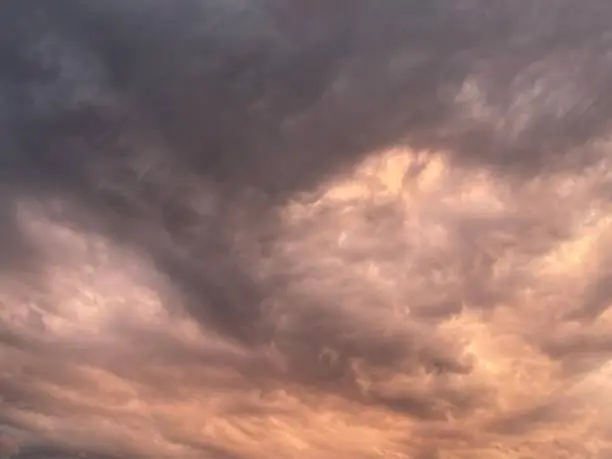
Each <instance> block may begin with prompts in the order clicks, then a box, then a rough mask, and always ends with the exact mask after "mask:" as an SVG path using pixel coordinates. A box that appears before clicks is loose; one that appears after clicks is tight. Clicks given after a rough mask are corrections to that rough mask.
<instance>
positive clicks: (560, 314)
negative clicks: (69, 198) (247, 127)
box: [1, 149, 612, 459]
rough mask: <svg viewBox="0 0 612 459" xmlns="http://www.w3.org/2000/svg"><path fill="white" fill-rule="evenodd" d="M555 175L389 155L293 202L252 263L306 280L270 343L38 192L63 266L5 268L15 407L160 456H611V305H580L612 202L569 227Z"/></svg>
mask: <svg viewBox="0 0 612 459" xmlns="http://www.w3.org/2000/svg"><path fill="white" fill-rule="evenodd" d="M414 168H418V173H414V174H413V175H411V171H414ZM579 180H582V181H583V182H585V184H583V185H581V186H582V188H583V193H584V195H585V197H586V196H588V186H587V185H588V184H586V183H587V182H588V180H589V179H588V177H581V178H579ZM591 185H593V184H592V183H591ZM555 186H556V180H555V179H554V178H553V177H551V178H550V179H549V180H548V181H546V182H540V183H538V184H533V183H527V184H526V185H525V188H523V189H518V190H516V191H515V192H514V191H512V190H511V188H510V186H509V185H508V184H507V183H505V182H504V179H503V178H499V177H497V178H496V177H493V176H491V174H488V173H485V171H484V170H483V171H479V170H453V169H449V167H448V166H447V165H445V164H444V161H443V159H442V158H441V157H439V156H436V155H433V156H428V157H424V156H423V155H419V154H418V153H415V152H412V151H409V150H397V149H395V150H391V151H385V152H381V153H379V154H377V155H374V156H371V157H370V158H368V159H367V160H366V161H364V162H363V163H362V164H361V165H357V166H356V167H355V168H354V170H353V171H352V172H350V173H346V174H344V175H340V176H338V177H336V178H335V179H333V180H331V181H329V182H328V183H327V184H326V185H322V186H321V188H320V189H318V190H315V191H313V192H312V193H309V194H304V195H302V196H301V197H299V198H297V199H295V200H293V201H291V202H289V203H287V204H286V205H285V206H284V207H283V208H281V209H279V210H278V212H279V215H281V216H282V219H281V220H280V222H281V223H280V225H281V227H280V228H279V229H278V231H277V234H278V237H277V239H276V240H275V241H274V242H273V245H274V247H273V248H272V249H271V251H270V252H269V254H268V255H267V256H266V257H262V258H260V259H259V260H258V261H257V263H258V264H259V265H258V264H257V263H256V264H255V265H254V266H260V269H261V271H260V273H259V276H260V279H263V280H264V281H267V280H270V279H272V278H273V277H274V276H278V275H286V276H289V277H292V278H293V279H295V280H294V281H292V282H290V283H288V284H285V285H284V287H283V288H282V289H279V290H277V291H274V290H271V293H270V297H269V298H268V299H269V300H270V302H271V304H273V305H272V306H270V310H269V311H268V313H269V314H270V317H271V318H273V323H274V325H275V327H276V328H275V331H274V332H273V334H272V335H270V336H271V339H270V340H268V341H266V342H262V343H261V344H258V345H256V346H246V345H243V344H240V343H237V342H235V341H234V340H233V339H231V338H228V337H224V336H223V335H222V334H219V333H218V332H215V331H214V330H213V329H206V328H201V326H200V325H198V324H197V323H196V322H195V321H194V319H193V318H189V316H186V315H184V314H183V313H168V312H167V310H166V309H164V306H163V304H164V302H166V301H170V300H169V299H168V298H170V297H168V295H169V293H168V291H169V290H171V286H170V285H169V284H167V285H166V287H164V283H165V282H166V281H164V276H160V274H159V273H158V272H157V271H156V269H155V267H154V266H153V265H152V264H151V261H150V260H147V259H146V258H143V257H142V256H140V255H138V254H137V253H135V252H130V250H129V249H128V248H126V247H122V246H121V245H119V244H117V243H114V242H112V241H111V240H108V239H105V238H104V237H103V236H100V235H96V234H94V233H88V232H84V231H82V230H77V229H74V228H71V227H69V226H67V225H65V224H60V223H57V222H55V223H54V221H53V219H52V218H51V217H49V216H48V215H45V214H44V213H43V210H44V207H41V206H40V205H38V204H36V203H34V202H26V201H23V202H21V203H20V204H19V209H20V212H19V215H20V216H21V217H20V227H21V229H22V231H23V232H25V233H26V234H28V235H29V239H30V240H32V241H35V243H36V244H38V247H39V249H40V250H41V251H42V253H43V259H44V260H45V266H46V269H48V270H49V273H48V279H49V281H48V285H47V286H46V289H45V291H44V294H42V292H37V291H36V289H32V287H31V286H30V285H28V284H26V283H22V284H20V283H19V279H20V277H19V275H18V276H17V277H11V276H8V277H5V278H4V279H3V281H2V282H3V288H2V292H3V294H2V296H3V301H2V304H4V305H5V306H4V308H3V309H2V320H3V322H4V323H10V324H11V327H12V330H13V331H14V334H15V335H16V336H19V337H20V338H19V339H21V340H28V339H29V342H30V344H29V347H26V348H23V349H21V350H19V349H15V348H14V347H5V348H3V350H2V353H1V357H2V361H3V365H2V368H3V379H2V387H3V389H2V393H3V394H7V395H5V396H3V402H2V403H3V410H2V419H3V421H4V422H8V423H9V424H11V425H13V426H15V427H16V428H17V429H18V431H19V432H20V433H19V434H17V435H14V437H15V438H22V439H23V441H25V442H26V443H27V439H28V438H33V437H32V435H35V436H36V437H37V438H44V439H46V440H47V441H50V442H52V443H56V444H62V445H70V446H71V447H73V448H75V449H77V450H78V449H79V448H83V449H84V448H86V447H87V448H91V445H97V447H98V448H99V449H100V450H101V451H104V452H105V453H107V454H114V453H117V454H129V455H131V456H133V455H142V456H143V457H169V458H170V457H172V458H173V457H185V458H189V457H194V458H195V457H202V454H203V451H207V452H206V453H205V454H207V455H208V456H207V457H250V458H265V457H270V456H271V455H281V456H282V457H294V458H302V457H303V458H313V457H316V458H322V459H324V458H330V459H331V458H333V457H338V455H347V454H348V455H349V456H351V457H363V458H370V457H371V458H375V457H397V458H413V457H438V458H441V459H442V458H448V459H452V458H467V457H478V458H484V459H486V458H503V459H514V458H516V459H522V458H523V457H526V456H525V455H526V454H531V455H532V456H533V457H540V456H541V457H544V456H545V455H553V456H548V457H568V458H569V457H572V458H574V457H576V458H578V457H584V458H587V457H594V456H593V455H596V454H598V452H600V451H604V450H605V448H609V447H611V446H612V445H610V442H609V440H606V436H605V434H604V432H605V428H606V426H608V425H609V424H610V414H609V410H608V409H606V408H605V405H604V404H602V401H603V400H605V399H606V397H610V396H612V385H610V384H609V383H608V381H607V377H606V376H605V375H606V374H608V373H609V369H607V368H608V367H610V365H611V363H609V362H610V361H611V357H610V354H609V352H610V349H609V348H608V347H607V345H606V343H607V342H608V338H607V335H608V334H609V333H610V332H611V331H612V316H610V313H609V312H607V310H604V311H602V312H601V314H600V315H598V316H597V317H595V318H593V319H592V320H590V321H584V320H581V319H580V318H579V317H577V316H575V317H574V316H572V314H573V313H575V312H576V308H579V307H580V304H581V300H580V298H582V297H583V295H584V291H585V289H586V288H588V284H589V282H592V279H593V276H596V275H597V272H598V269H599V268H598V267H599V266H601V263H603V262H605V260H602V256H603V257H604V258H605V253H604V252H602V250H601V247H602V246H605V243H606V238H607V236H608V234H609V222H608V221H609V219H610V216H609V214H607V213H606V212H605V211H604V210H601V211H599V212H598V213H596V212H595V211H594V210H592V209H590V208H589V206H584V204H585V203H586V201H580V202H576V203H575V204H574V206H573V207H572V208H570V209H568V210H569V212H566V214H573V215H576V219H577V220H576V221H580V218H583V219H588V220H589V223H588V224H580V223H576V224H573V226H572V228H574V227H575V230H572V231H571V232H568V233H567V236H563V237H558V238H557V239H552V238H550V236H548V234H550V233H549V231H550V227H554V226H556V225H558V222H557V216H556V215H555V212H557V209H555V208H554V201H553V199H554V195H555V192H556V191H555ZM548 197H550V199H551V201H550V204H551V206H550V207H545V206H543V205H542V206H541V207H540V210H541V212H540V213H539V214H538V213H535V212H532V210H531V209H530V208H529V205H526V206H524V207H523V206H522V205H521V203H520V202H517V201H516V199H518V198H520V199H521V200H522V201H523V202H530V201H531V202H540V203H541V202H543V200H544V199H548ZM536 200H537V201H536ZM581 206H582V208H580V207H581ZM391 210H392V212H391ZM580 213H582V214H583V215H579V214H580ZM579 217H580V218H579ZM387 220H390V222H387ZM474 220H477V221H478V222H481V223H482V224H480V223H478V224H475V223H474ZM516 221H520V222H521V223H520V226H513V225H515V223H514V222H516ZM386 225H389V226H386ZM466 228H468V229H469V231H467V232H466ZM518 231H524V232H525V233H524V234H523V233H521V234H517V232H518ZM254 237H257V235H256V234H255V235H254ZM538 237H539V238H540V239H541V240H540V241H535V240H534V239H535V238H538ZM546 237H549V239H546ZM243 243H245V244H249V243H254V240H250V241H248V242H243ZM260 256H261V255H260ZM466 257H467V258H466ZM485 268H486V271H479V270H483V269H485ZM476 274H478V275H477V276H476ZM481 279H486V283H487V284H486V285H479V284H478V281H479V280H481ZM305 297H311V298H312V299H311V300H304V298H305ZM175 298H178V297H175ZM325 299H326V300H325ZM315 300H316V302H315ZM321 300H325V301H323V303H321V302H320V301H321ZM17 303H19V304H21V307H20V308H17V309H15V308H14V307H11V308H9V307H7V305H15V304H17ZM312 321H314V322H312ZM310 328H312V329H311V330H310ZM310 333H314V334H315V335H314V336H313V337H312V338H308V334H310ZM317 333H321V336H319V337H318V338H315V337H316V336H317V335H316V334H317ZM28 337H29V338H28ZM370 352H372V353H371V354H370ZM258 367H259V368H258ZM20 381H22V382H25V381H27V384H26V385H25V386H21V385H20V384H19V382H20ZM23 391H27V392H23ZM26 394H28V395H27V398H26V399H24V400H30V403H31V404H28V403H25V404H24V403H15V402H16V401H17V400H19V399H23V397H26ZM14 401H15V402H14ZM7 438H8V437H7ZM15 441H16V440H15ZM7 444H8V442H7ZM4 448H5V449H7V450H10V447H8V446H7V447H4ZM428 454H429V455H428ZM432 454H437V456H435V455H434V456H432ZM232 455H233V456H232ZM595 457H596V456H595Z"/></svg>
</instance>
